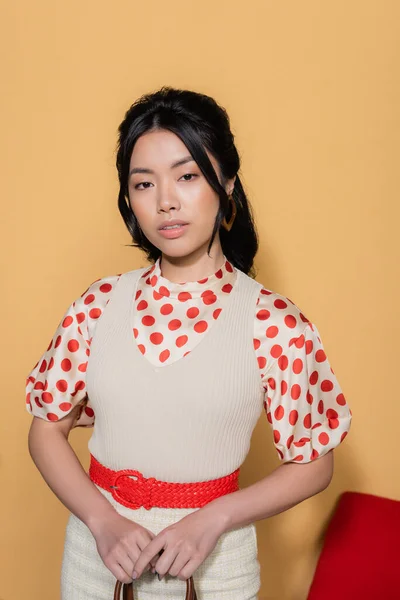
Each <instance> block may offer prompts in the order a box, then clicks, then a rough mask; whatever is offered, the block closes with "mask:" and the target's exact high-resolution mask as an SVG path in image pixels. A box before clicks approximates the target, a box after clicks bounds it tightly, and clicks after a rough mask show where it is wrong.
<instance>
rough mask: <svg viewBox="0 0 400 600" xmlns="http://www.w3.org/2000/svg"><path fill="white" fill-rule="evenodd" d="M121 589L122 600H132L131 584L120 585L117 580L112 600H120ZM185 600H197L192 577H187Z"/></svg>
mask: <svg viewBox="0 0 400 600" xmlns="http://www.w3.org/2000/svg"><path fill="white" fill-rule="evenodd" d="M121 589H122V600H134V597H133V585H132V583H122V582H121V581H119V580H117V583H116V584H115V591H114V600H121ZM185 600H197V594H196V590H195V589H194V583H193V577H189V579H186V598H185Z"/></svg>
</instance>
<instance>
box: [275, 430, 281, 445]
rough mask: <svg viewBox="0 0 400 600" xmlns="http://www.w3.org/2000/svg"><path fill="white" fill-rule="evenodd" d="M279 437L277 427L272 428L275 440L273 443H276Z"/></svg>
mask: <svg viewBox="0 0 400 600" xmlns="http://www.w3.org/2000/svg"><path fill="white" fill-rule="evenodd" d="M280 439H281V434H280V433H279V431H278V430H277V429H274V442H275V444H277V443H278V442H279V440H280Z"/></svg>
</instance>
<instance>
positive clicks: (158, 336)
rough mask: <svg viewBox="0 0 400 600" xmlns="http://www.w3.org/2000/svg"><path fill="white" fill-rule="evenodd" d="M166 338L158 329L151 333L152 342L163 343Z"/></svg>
mask: <svg viewBox="0 0 400 600" xmlns="http://www.w3.org/2000/svg"><path fill="white" fill-rule="evenodd" d="M163 340H164V336H163V334H162V333H159V332H158V331H156V332H154V333H152V334H151V335H150V341H151V343H152V344H156V345H157V346H158V344H161V343H162V342H163Z"/></svg>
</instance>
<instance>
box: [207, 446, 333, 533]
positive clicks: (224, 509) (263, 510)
mask: <svg viewBox="0 0 400 600" xmlns="http://www.w3.org/2000/svg"><path fill="white" fill-rule="evenodd" d="M332 474H333V450H331V451H330V452H328V453H327V454H325V455H324V456H321V457H320V458H318V459H315V460H313V461H310V462H308V463H293V462H289V463H284V464H282V465H280V466H279V467H278V468H277V469H275V471H273V472H272V473H271V474H270V475H267V477H264V479H261V480H260V481H257V483H254V484H253V485H250V486H248V487H246V488H243V489H241V490H239V491H237V492H233V493H232V494H227V495H226V496H222V497H220V498H216V500H212V501H211V502H210V503H209V504H207V505H206V506H204V507H203V508H202V509H200V510H201V511H203V512H208V513H209V515H210V517H211V518H212V519H213V520H214V522H215V523H218V525H219V526H220V528H221V529H222V531H223V532H226V531H229V530H230V529H234V528H236V527H242V526H245V525H248V524H250V523H253V522H254V521H258V520H260V519H266V518H267V517H272V516H273V515H277V514H278V513H281V512H283V511H285V510H288V509H289V508H292V507H293V506H295V505H296V504H299V503H300V502H302V501H303V500H306V499H307V498H310V497H311V496H314V495H315V494H318V493H319V492H322V490H324V489H325V488H326V487H328V485H329V483H330V481H331V479H332Z"/></svg>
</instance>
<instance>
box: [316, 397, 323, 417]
mask: <svg viewBox="0 0 400 600" xmlns="http://www.w3.org/2000/svg"><path fill="white" fill-rule="evenodd" d="M317 410H318V412H319V414H320V415H323V414H324V401H323V400H320V401H319V402H318V409H317Z"/></svg>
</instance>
